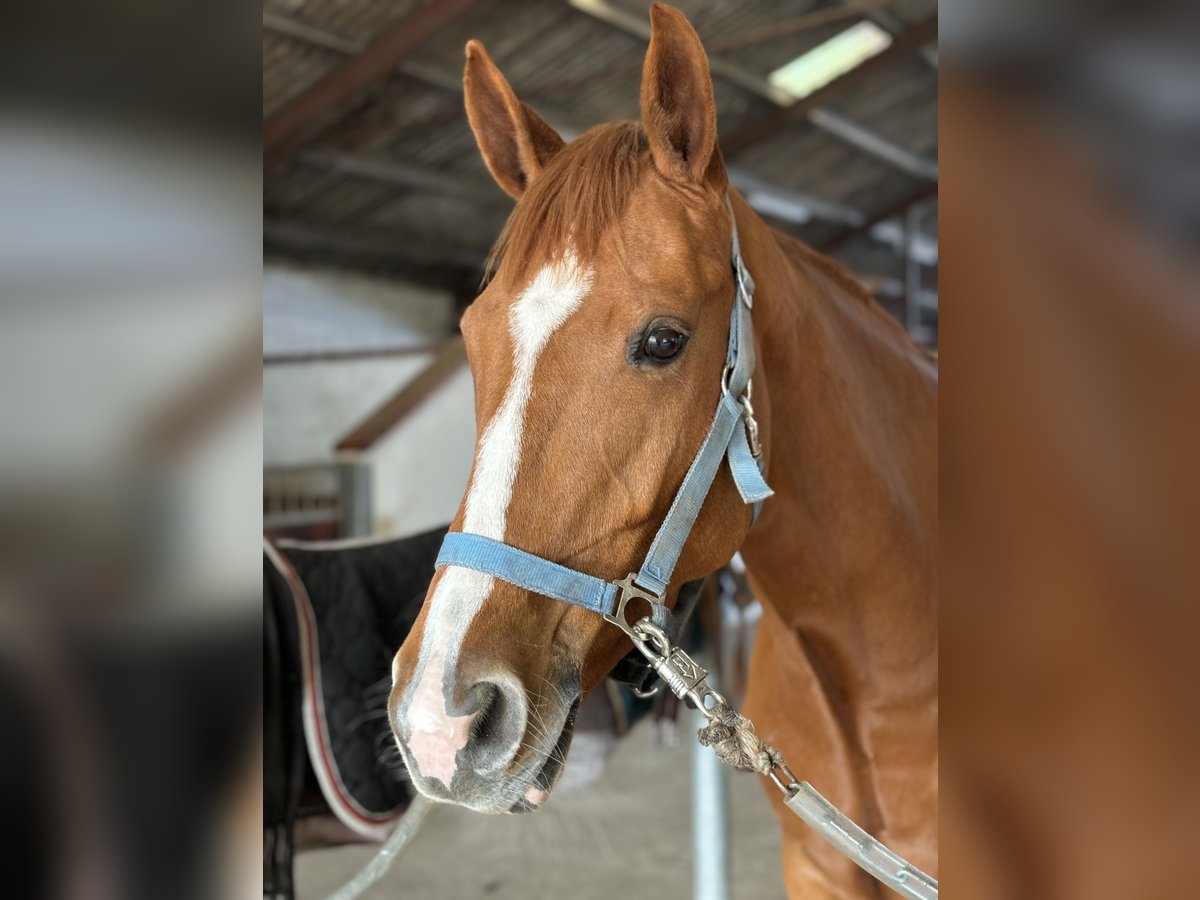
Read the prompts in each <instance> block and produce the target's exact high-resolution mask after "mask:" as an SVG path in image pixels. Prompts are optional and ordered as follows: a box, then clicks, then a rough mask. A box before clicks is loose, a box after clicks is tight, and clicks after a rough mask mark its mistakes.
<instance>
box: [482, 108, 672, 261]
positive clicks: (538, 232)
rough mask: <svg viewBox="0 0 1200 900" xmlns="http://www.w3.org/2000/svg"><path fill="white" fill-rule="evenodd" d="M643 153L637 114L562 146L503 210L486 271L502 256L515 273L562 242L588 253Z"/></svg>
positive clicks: (561, 248)
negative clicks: (506, 210) (504, 219)
mask: <svg viewBox="0 0 1200 900" xmlns="http://www.w3.org/2000/svg"><path fill="white" fill-rule="evenodd" d="M648 161H649V143H648V142H647V140H646V132H645V131H644V130H643V129H642V125H641V123H640V122H609V123H608V124H606V125H599V126H597V127H595V128H592V129H590V130H588V131H586V132H585V133H583V134H582V135H580V136H579V137H578V138H576V139H575V140H573V141H572V142H571V143H569V144H567V145H566V146H565V147H563V148H562V149H561V150H560V151H558V153H557V154H555V155H554V157H553V158H551V160H550V161H549V162H548V163H547V164H546V166H545V168H544V169H543V170H542V172H541V174H540V175H539V176H538V177H537V178H536V179H534V181H533V183H532V184H531V185H530V186H529V187H528V189H527V190H526V191H525V193H524V194H523V195H522V196H521V199H520V200H518V201H517V205H516V207H515V208H514V209H513V211H512V214H511V215H510V216H509V217H508V221H507V222H506V223H505V225H504V229H503V230H502V231H501V232H500V237H499V238H497V239H496V243H495V245H494V246H493V247H492V251H491V253H490V254H489V255H488V260H487V264H486V266H485V267H484V271H485V273H486V274H485V278H490V277H491V276H492V275H493V274H494V273H495V271H496V269H497V268H498V267H499V265H500V262H501V260H505V261H507V262H508V264H509V266H510V267H511V269H510V271H511V273H512V277H514V278H517V279H520V278H522V277H524V275H525V274H526V273H527V271H528V269H529V267H530V266H531V264H532V263H534V262H535V261H536V260H542V259H547V258H554V257H557V256H558V255H560V254H562V253H563V252H565V251H566V250H567V249H568V246H569V249H570V250H571V251H572V252H574V253H575V254H576V255H577V256H578V257H579V258H581V259H589V258H591V257H592V256H594V255H595V253H596V250H597V248H598V247H599V244H600V239H601V238H602V237H603V236H604V233H605V232H606V231H608V229H609V228H610V227H611V226H612V225H613V224H614V223H615V222H616V221H617V220H618V219H620V217H621V215H622V213H623V212H624V211H625V207H626V205H627V204H628V202H629V197H630V195H631V194H632V193H633V190H634V187H635V186H636V185H637V182H638V178H639V177H640V175H641V172H642V168H643V165H644V164H646V163H647V162H648Z"/></svg>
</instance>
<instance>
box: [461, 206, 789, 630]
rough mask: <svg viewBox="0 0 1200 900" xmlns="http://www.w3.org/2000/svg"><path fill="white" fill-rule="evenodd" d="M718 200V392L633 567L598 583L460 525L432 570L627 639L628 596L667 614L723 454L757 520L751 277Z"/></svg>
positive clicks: (661, 616)
mask: <svg viewBox="0 0 1200 900" xmlns="http://www.w3.org/2000/svg"><path fill="white" fill-rule="evenodd" d="M725 205H726V207H727V208H728V209H729V215H730V219H731V221H732V222H733V239H732V248H731V252H730V256H731V262H732V266H733V276H734V279H733V280H734V295H733V302H732V309H731V311H730V315H729V344H728V346H727V349H726V353H725V368H724V371H723V372H722V374H721V394H720V397H719V398H718V400H717V411H716V413H715V415H714V416H713V422H712V425H711V426H710V427H709V429H708V434H707V435H706V436H705V438H704V442H703V443H702V444H701V445H700V449H699V450H698V451H697V452H696V457H695V459H693V460H692V464H691V467H690V468H689V469H688V471H687V474H686V475H685V476H684V477H683V483H682V484H681V485H680V486H679V491H678V492H677V493H676V494H675V499H674V501H673V502H672V503H671V508H670V509H669V510H668V511H667V515H666V517H665V518H664V519H663V523H662V525H661V526H660V527H659V529H658V533H657V534H656V535H655V536H654V540H653V542H652V543H651V544H650V549H649V551H648V552H647V553H646V559H645V560H644V561H643V563H642V567H641V569H640V570H639V571H638V572H636V573H630V574H629V575H628V576H626V577H625V578H622V579H621V580H619V581H605V580H604V579H602V578H597V577H596V576H594V575H588V574H586V573H584V572H579V571H577V570H575V569H569V568H567V567H566V566H563V565H560V564H558V563H555V562H551V561H550V560H548V559H543V558H542V557H540V556H536V555H534V554H532V553H528V552H526V551H524V550H520V549H518V548H516V547H513V546H511V545H509V544H506V543H504V542H503V541H497V540H494V539H493V538H488V537H484V536H483V535H480V534H470V533H467V532H461V531H451V532H449V533H448V534H447V535H446V538H445V540H444V541H443V542H442V549H441V552H440V553H439V554H438V558H437V567H438V568H441V567H443V566H460V567H462V568H465V569H474V570H475V571H477V572H483V573H484V574H487V575H491V576H493V577H495V578H499V579H500V580H502V581H507V582H508V583H509V584H514V585H516V586H517V587H521V588H524V589H525V590H527V591H532V592H533V593H535V594H542V595H543V596H546V597H553V598H554V599H555V600H561V601H562V602H564V603H570V604H572V605H574V606H579V607H582V608H584V609H589V610H591V611H592V612H598V613H600V614H601V615H603V616H604V617H605V618H606V619H608V620H609V621H611V622H613V623H615V624H617V625H619V626H621V628H622V630H623V631H625V632H626V633H627V634H629V635H630V636H631V637H633V634H632V629H631V628H630V626H629V623H628V620H627V619H626V618H625V607H626V605H627V604H628V603H629V602H630V601H631V600H634V599H641V600H644V601H646V603H647V604H648V605H649V609H648V610H647V611H648V612H649V614H650V619H651V621H652V622H653V623H654V624H655V625H658V626H660V627H666V626H667V625H668V620H669V618H670V614H669V612H668V610H667V607H666V605H665V603H664V598H665V597H666V593H667V587H668V586H669V584H670V582H671V576H672V575H673V574H674V572H675V565H676V563H678V562H679V557H680V554H682V553H683V546H684V544H685V543H686V542H687V539H688V535H690V534H691V533H692V528H693V527H694V526H695V524H696V518H697V517H698V516H699V515H700V508H701V506H703V504H704V498H705V497H707V496H708V492H709V490H710V489H711V488H712V483H713V479H715V478H716V476H717V471H718V470H719V469H720V467H721V462H722V460H725V459H728V460H729V470H730V472H731V473H732V474H733V481H734V484H736V485H737V488H738V492H739V493H740V494H741V496H742V499H743V500H744V501H745V502H746V503H748V504H752V505H753V507H754V514H753V519H757V518H758V512H759V509H760V508H761V505H762V502H763V501H764V500H766V499H767V498H768V497H770V496H771V494H772V493H773V491H772V490H771V489H770V488H769V487H768V486H767V483H766V481H765V480H764V479H763V473H762V466H763V461H762V448H761V446H760V444H759V442H758V423H757V422H756V421H755V420H754V411H753V408H752V407H751V406H750V393H751V388H750V377H751V375H753V373H754V363H755V355H754V331H753V329H752V328H751V325H750V309H751V307H752V306H753V305H754V279H753V278H752V277H751V276H750V272H749V271H748V270H747V269H746V264H745V262H744V261H743V260H742V249H741V244H740V243H739V241H738V232H737V220H736V219H734V217H733V206H732V204H731V203H730V202H729V198H728V197H726V198H725ZM739 426H740V427H739ZM753 519H752V521H753Z"/></svg>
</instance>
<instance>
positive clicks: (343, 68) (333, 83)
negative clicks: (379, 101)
mask: <svg viewBox="0 0 1200 900" xmlns="http://www.w3.org/2000/svg"><path fill="white" fill-rule="evenodd" d="M476 3H477V0H437V2H431V3H426V4H424V5H423V6H421V7H419V8H418V9H417V10H416V11H415V12H413V13H412V14H411V15H408V16H405V17H404V18H403V19H401V20H400V21H399V22H396V23H395V24H393V25H392V26H391V27H389V28H387V29H386V30H385V31H384V32H383V34H381V35H380V36H379V37H378V38H376V39H375V40H374V41H372V42H371V44H370V45H369V46H368V47H366V48H365V49H364V50H363V51H362V52H361V53H359V54H358V55H356V56H352V57H350V58H349V59H347V60H346V61H345V62H344V63H342V64H341V65H340V66H338V67H336V68H335V69H334V70H333V71H332V72H330V73H328V74H327V75H325V76H323V77H322V78H320V79H319V80H318V81H317V82H316V83H315V84H313V85H312V86H311V87H309V88H307V89H306V90H304V91H302V92H301V93H300V95H299V96H297V97H295V98H293V99H292V100H289V101H288V102H287V103H285V104H284V105H283V106H282V107H281V108H280V109H278V110H276V111H275V112H273V113H272V114H271V115H269V116H267V118H266V120H265V121H264V122H263V158H264V159H265V160H267V161H268V162H269V161H272V160H274V159H278V158H279V156H281V155H282V154H283V153H284V152H286V151H287V150H288V149H290V148H291V147H292V146H294V145H295V144H296V143H297V142H299V141H300V140H301V139H303V138H304V137H305V136H307V135H308V133H309V132H310V131H311V130H312V129H313V128H314V127H315V126H316V125H317V124H318V123H319V122H320V121H321V119H322V118H323V117H324V116H325V115H327V114H328V113H330V112H331V111H333V110H335V109H337V108H338V107H339V106H341V105H342V104H344V103H345V102H346V101H347V100H349V99H350V98H351V97H353V96H354V95H355V94H357V93H358V92H359V91H362V90H363V89H364V88H367V87H370V86H371V85H372V84H374V83H375V82H377V81H378V80H379V79H380V78H382V77H383V76H385V75H386V74H387V73H388V72H390V71H391V70H392V69H393V68H395V66H396V65H397V64H398V63H399V62H400V61H401V60H403V59H404V57H406V56H408V55H409V54H411V53H413V52H414V51H416V50H418V49H420V48H421V47H422V46H424V44H425V42H426V41H428V40H429V38H430V37H432V36H433V35H434V34H435V33H437V32H438V31H440V30H441V29H442V28H444V27H445V26H447V25H449V24H450V23H451V22H453V21H455V20H456V19H458V18H459V17H460V16H462V15H463V14H464V13H466V12H467V11H468V10H470V9H471V8H473V7H474V6H475V5H476Z"/></svg>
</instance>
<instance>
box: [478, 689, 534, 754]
mask: <svg viewBox="0 0 1200 900" xmlns="http://www.w3.org/2000/svg"><path fill="white" fill-rule="evenodd" d="M471 694H472V698H471V699H472V700H473V701H474V702H473V703H472V704H471V707H472V709H474V710H475V713H474V716H475V718H474V719H473V720H472V722H471V737H470V740H469V741H468V742H467V750H468V753H471V754H472V755H473V756H474V757H475V760H474V762H475V764H476V765H477V766H480V767H484V768H487V767H490V766H491V765H497V764H503V763H505V762H507V759H508V758H511V757H512V756H513V755H515V754H516V752H517V749H518V748H519V747H520V743H521V739H522V737H523V735H524V733H525V715H526V708H527V704H526V700H525V691H524V689H523V688H522V687H521V686H520V684H519V683H518V682H516V681H515V680H514V681H511V682H510V681H509V680H507V679H497V680H495V681H480V682H477V683H476V684H475V685H474V686H473V687H472V688H471Z"/></svg>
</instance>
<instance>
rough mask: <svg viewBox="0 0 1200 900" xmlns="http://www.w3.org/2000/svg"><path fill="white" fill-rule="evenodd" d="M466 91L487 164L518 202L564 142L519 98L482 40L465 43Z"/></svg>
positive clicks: (469, 109)
mask: <svg viewBox="0 0 1200 900" xmlns="http://www.w3.org/2000/svg"><path fill="white" fill-rule="evenodd" d="M463 93H464V94H465V96H466V101H467V119H468V120H469V121H470V123H471V130H472V131H473V132H475V140H476V142H477V143H478V144H479V150H480V152H482V153H483V161H484V162H485V163H487V167H488V170H489V171H490V172H491V173H492V177H493V178H495V179H496V182H497V183H498V184H499V185H500V187H502V188H504V190H505V191H506V192H507V193H508V194H510V195H511V196H513V197H518V198H519V197H520V196H521V194H523V193H524V192H525V189H526V188H527V187H529V185H530V184H532V183H533V180H534V179H535V178H537V176H538V175H539V174H540V173H541V171H542V168H543V167H544V166H545V165H546V163H547V162H549V161H550V157H552V156H554V154H555V153H557V152H558V151H559V150H561V149H562V147H563V139H562V138H560V137H559V136H558V132H556V131H555V130H554V129H553V128H551V127H550V126H549V125H547V124H546V122H545V120H543V119H542V118H541V117H540V116H539V115H538V114H537V113H535V112H534V111H533V110H532V109H530V108H529V107H528V106H526V105H525V104H524V103H522V102H521V101H520V100H518V99H517V95H516V94H514V93H513V89H512V87H511V86H509V83H508V81H506V80H505V78H504V76H503V75H502V74H501V73H500V70H499V69H498V68H496V64H495V63H494V62H492V59H491V57H490V56H488V54H487V50H485V49H484V47H483V44H481V43H480V42H479V41H468V42H467V65H466V69H465V71H464V72H463Z"/></svg>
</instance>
